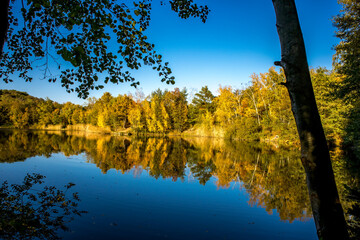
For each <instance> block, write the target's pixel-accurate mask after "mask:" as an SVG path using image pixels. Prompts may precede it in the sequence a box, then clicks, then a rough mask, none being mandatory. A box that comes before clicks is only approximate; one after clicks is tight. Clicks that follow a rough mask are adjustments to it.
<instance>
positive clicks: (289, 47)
mask: <svg viewBox="0 0 360 240" xmlns="http://www.w3.org/2000/svg"><path fill="white" fill-rule="evenodd" d="M272 1H273V5H274V8H275V13H276V27H277V30H278V34H279V38H280V44H281V61H279V62H275V65H278V66H281V67H282V68H283V69H284V72H285V76H286V83H284V85H285V86H286V88H287V89H288V92H289V95H290V99H291V109H292V112H293V115H294V117H295V121H296V126H297V130H298V134H299V137H300V143H301V161H302V164H303V166H304V168H305V171H306V179H307V185H308V190H309V196H310V201H311V206H312V211H313V216H314V220H315V224H316V229H317V234H318V237H319V239H348V232H347V226H346V221H345V217H344V213H343V209H342V207H341V203H340V200H339V195H338V192H337V188H336V183H335V179H334V173H333V170H332V165H331V161H330V154H329V150H328V146H327V142H326V138H325V134H324V130H323V128H322V125H321V120H320V116H319V112H318V109H317V106H316V101H315V95H314V91H313V87H312V84H311V78H310V72H309V67H308V63H307V58H306V52H305V44H304V40H303V35H302V32H301V28H300V23H299V19H298V15H297V11H296V6H295V1H294V0H272Z"/></svg>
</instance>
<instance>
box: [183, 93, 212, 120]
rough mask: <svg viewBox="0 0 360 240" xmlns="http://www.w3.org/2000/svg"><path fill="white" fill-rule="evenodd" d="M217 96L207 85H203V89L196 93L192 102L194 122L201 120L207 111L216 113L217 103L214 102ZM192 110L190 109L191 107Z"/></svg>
mask: <svg viewBox="0 0 360 240" xmlns="http://www.w3.org/2000/svg"><path fill="white" fill-rule="evenodd" d="M214 98H215V96H214V95H213V94H212V92H211V91H210V90H209V88H208V87H207V86H205V87H202V88H201V90H200V91H199V92H198V93H196V94H195V97H194V98H193V100H192V102H191V105H192V107H191V114H192V116H191V119H190V121H192V122H200V118H201V117H202V115H204V114H206V112H209V113H211V114H212V113H214V112H215V104H214V102H213V100H214ZM189 112H190V109H189Z"/></svg>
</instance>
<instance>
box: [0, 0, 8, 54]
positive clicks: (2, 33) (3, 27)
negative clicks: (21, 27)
mask: <svg viewBox="0 0 360 240" xmlns="http://www.w3.org/2000/svg"><path fill="white" fill-rule="evenodd" d="M9 4H10V0H1V1H0V59H1V57H2V53H3V48H4V44H5V41H6V35H7V31H8V29H9V19H8V18H9Z"/></svg>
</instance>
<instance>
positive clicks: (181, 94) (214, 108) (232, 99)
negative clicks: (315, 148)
mask: <svg viewBox="0 0 360 240" xmlns="http://www.w3.org/2000/svg"><path fill="white" fill-rule="evenodd" d="M311 77H312V82H313V85H314V91H315V95H316V99H317V104H318V107H319V111H320V115H321V118H322V122H323V125H324V129H325V133H326V136H327V138H328V141H329V142H330V144H334V145H339V144H340V143H341V142H342V139H343V136H344V134H345V133H344V126H345V125H346V121H347V119H346V116H347V113H349V112H350V111H351V109H352V105H351V104H348V103H347V104H346V103H345V102H343V101H342V100H340V99H337V98H335V97H334V94H333V92H334V91H335V88H336V86H337V85H338V84H341V81H342V76H341V75H339V74H337V73H335V72H332V71H329V70H327V69H325V68H317V69H312V70H311ZM284 81H285V76H284V73H283V71H282V70H279V71H277V70H276V69H275V68H270V69H269V71H268V72H266V73H261V74H254V75H252V76H251V82H250V83H249V85H248V86H247V87H244V88H243V89H234V88H233V87H231V86H220V87H219V89H218V95H217V96H215V95H214V94H213V93H212V92H211V91H210V90H209V89H208V87H207V86H204V87H202V88H201V90H200V91H199V92H197V93H196V94H195V95H194V96H193V98H192V99H189V94H188V92H187V90H186V88H184V89H183V90H180V89H178V88H175V89H174V90H173V91H169V90H164V91H163V90H160V89H157V90H155V91H153V92H152V93H151V94H150V95H149V96H147V97H144V96H143V94H134V95H132V94H124V95H118V96H117V97H114V96H112V95H111V94H110V93H108V92H106V93H104V94H103V96H102V97H101V98H99V99H96V98H89V99H88V102H87V104H85V105H77V104H73V103H71V102H67V103H64V104H59V103H57V102H55V101H52V100H50V99H48V98H47V99H39V98H35V97H32V96H30V95H28V94H27V93H24V92H18V91H15V90H0V91H1V92H0V112H1V114H0V124H1V125H2V126H11V127H14V128H20V129H24V128H43V127H46V126H49V125H61V126H62V127H66V126H69V125H70V126H71V125H78V124H87V125H91V126H96V127H99V128H102V129H104V130H109V131H123V130H125V129H131V131H132V132H133V133H137V134H148V133H155V134H167V133H173V134H174V133H175V134H180V133H185V134H190V135H200V136H219V137H225V138H231V139H242V140H260V139H263V140H266V141H283V142H285V141H286V142H289V143H297V142H298V140H297V135H296V126H295V122H294V119H293V116H292V114H291V111H290V109H291V106H290V100H289V97H288V93H287V90H286V88H285V87H283V86H282V84H281V83H283V82H284Z"/></svg>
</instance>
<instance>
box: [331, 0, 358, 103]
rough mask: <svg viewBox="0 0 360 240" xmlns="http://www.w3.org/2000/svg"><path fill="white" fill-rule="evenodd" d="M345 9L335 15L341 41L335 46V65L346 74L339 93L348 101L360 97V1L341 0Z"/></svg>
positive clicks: (341, 72) (337, 33)
mask: <svg viewBox="0 0 360 240" xmlns="http://www.w3.org/2000/svg"><path fill="white" fill-rule="evenodd" d="M339 3H340V4H341V5H342V7H343V9H342V10H341V13H340V14H339V15H337V16H336V17H334V19H333V22H334V25H335V27H337V29H338V30H337V32H336V36H337V37H338V38H340V40H341V41H340V43H339V44H338V45H336V46H335V50H336V54H335V61H334V65H335V68H336V69H337V71H338V72H339V73H340V74H342V75H344V76H345V78H344V80H343V81H342V85H341V86H340V88H339V95H340V97H342V98H345V99H346V100H348V101H351V100H355V99H356V101H358V100H359V98H360V95H359V92H360V71H359V70H360V52H359V51H360V28H359V26H360V2H359V1H358V0H339Z"/></svg>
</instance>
